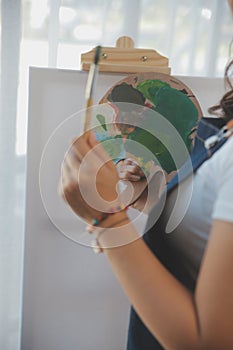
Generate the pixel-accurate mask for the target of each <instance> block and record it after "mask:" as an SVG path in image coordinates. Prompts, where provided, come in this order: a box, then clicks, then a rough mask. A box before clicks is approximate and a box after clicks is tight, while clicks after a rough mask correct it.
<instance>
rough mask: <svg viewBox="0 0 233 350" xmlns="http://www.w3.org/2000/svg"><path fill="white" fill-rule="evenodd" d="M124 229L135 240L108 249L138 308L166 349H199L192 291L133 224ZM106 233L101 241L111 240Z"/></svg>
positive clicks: (108, 254) (109, 258)
mask: <svg viewBox="0 0 233 350" xmlns="http://www.w3.org/2000/svg"><path fill="white" fill-rule="evenodd" d="M122 230H123V231H122ZM121 231H122V232H121ZM130 231H132V232H130ZM122 233H123V234H124V235H125V236H127V235H129V236H130V237H133V235H134V236H135V240H134V241H133V242H132V243H129V244H125V245H120V246H119V247H116V248H109V249H105V253H106V255H107V257H108V260H109V262H110V263H111V266H112V269H113V271H114V273H115V275H116V276H117V278H118V280H119V281H120V284H121V285H122V287H123V289H124V291H125V293H126V294H127V296H128V298H129V300H130V302H131V303H132V305H133V307H134V308H135V310H136V312H137V313H138V314H139V316H140V318H141V319H142V321H143V322H144V323H145V325H146V326H147V328H148V329H149V330H150V331H151V333H152V334H153V335H154V336H155V337H156V338H157V339H158V340H159V341H160V342H161V344H162V345H163V346H164V347H165V348H166V349H172V350H175V349H177V350H183V349H184V350H187V349H189V350H192V349H195V350H197V349H199V348H200V344H199V332H198V322H197V320H198V318H197V315H196V311H195V304H194V298H193V296H192V294H191V293H190V292H189V291H188V290H187V289H186V288H185V287H184V286H183V285H182V284H181V283H180V282H179V281H177V280H176V279H175V278H174V277H173V276H172V275H171V274H170V273H169V272H168V271H167V270H166V269H165V268H164V267H163V266H162V264H161V263H160V262H159V261H158V259H157V258H156V257H155V256H154V255H153V254H152V252H151V251H150V249H149V248H148V247H147V246H146V244H145V243H144V241H143V240H142V239H141V238H138V239H137V234H136V232H135V230H134V227H133V225H132V224H129V225H127V228H126V226H124V227H121V228H119V235H121V234H122ZM107 235H108V232H106V233H105V235H103V236H102V240H101V244H103V245H105V243H106V241H108V238H109V237H107ZM131 239H132V238H131ZM108 244H109V242H108V243H107V244H106V245H108Z"/></svg>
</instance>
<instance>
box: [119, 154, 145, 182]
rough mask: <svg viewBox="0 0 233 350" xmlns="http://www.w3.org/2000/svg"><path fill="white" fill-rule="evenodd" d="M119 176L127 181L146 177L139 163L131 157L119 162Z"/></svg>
mask: <svg viewBox="0 0 233 350" xmlns="http://www.w3.org/2000/svg"><path fill="white" fill-rule="evenodd" d="M117 169H118V172H119V178H120V179H121V180H127V181H140V180H141V179H142V178H144V177H145V174H144V172H143V171H142V169H141V168H140V166H139V165H138V163H137V162H136V161H135V160H134V159H131V158H127V159H124V160H122V161H120V162H119V163H118V164H117Z"/></svg>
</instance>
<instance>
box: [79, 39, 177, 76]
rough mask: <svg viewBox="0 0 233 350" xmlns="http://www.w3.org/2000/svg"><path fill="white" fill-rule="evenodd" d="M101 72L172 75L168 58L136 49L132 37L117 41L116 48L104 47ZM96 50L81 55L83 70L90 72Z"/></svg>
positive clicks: (155, 52) (148, 50)
mask: <svg viewBox="0 0 233 350" xmlns="http://www.w3.org/2000/svg"><path fill="white" fill-rule="evenodd" d="M101 52H102V53H101V57H100V60H99V64H98V66H99V71H100V72H109V73H145V72H158V73H164V74H170V73H171V68H170V67H169V66H168V58H167V57H164V56H162V55H160V54H159V53H158V52H157V51H155V50H151V49H138V48H134V42H133V40H132V39H131V38H130V37H127V36H122V37H120V38H119V39H117V41H116V47H102V51H101ZM94 55H95V49H93V50H91V51H89V52H87V53H83V54H82V55H81V65H82V69H83V70H89V68H90V64H91V62H93V59H94Z"/></svg>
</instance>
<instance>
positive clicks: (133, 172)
mask: <svg viewBox="0 0 233 350" xmlns="http://www.w3.org/2000/svg"><path fill="white" fill-rule="evenodd" d="M117 170H118V173H119V178H120V180H124V181H131V184H132V186H133V187H134V193H135V195H136V194H137V193H139V194H140V195H139V196H138V197H137V200H135V201H134V202H133V204H132V205H131V207H133V208H134V209H137V210H139V211H143V212H144V213H149V211H150V210H151V208H152V207H153V206H154V205H155V203H156V202H157V201H158V199H159V198H160V195H161V193H162V191H163V189H164V188H165V185H166V182H167V179H169V177H168V176H167V174H166V173H165V172H164V170H163V169H162V168H161V167H160V166H158V165H155V164H154V163H151V167H150V170H149V175H148V176H146V174H145V173H144V172H143V170H142V168H141V167H140V166H139V164H138V163H137V162H136V160H134V159H132V158H126V159H124V160H122V161H120V162H118V164H117ZM172 175H173V174H172ZM149 182H150V190H152V191H153V193H151V195H149V193H148V183H149Z"/></svg>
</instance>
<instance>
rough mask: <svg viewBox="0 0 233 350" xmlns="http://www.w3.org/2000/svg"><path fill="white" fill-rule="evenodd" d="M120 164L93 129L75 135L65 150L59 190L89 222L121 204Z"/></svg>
mask: <svg viewBox="0 0 233 350" xmlns="http://www.w3.org/2000/svg"><path fill="white" fill-rule="evenodd" d="M118 180H119V177H118V173H117V170H116V167H115V165H114V163H113V162H112V160H111V159H110V158H109V156H108V154H107V153H106V152H105V150H104V149H103V147H102V146H101V144H99V143H98V142H97V141H96V139H95V137H94V135H93V134H92V133H91V132H88V134H85V135H83V136H81V137H79V138H77V139H75V140H74V141H73V142H72V144H71V146H70V148H69V149H68V151H67V153H66V154H65V157H64V160H63V163H62V168H61V179H60V185H59V193H60V195H61V196H62V197H63V199H64V200H65V201H66V202H67V203H68V204H69V205H70V207H71V208H72V210H73V211H74V212H75V213H76V214H77V215H79V216H81V217H82V218H84V219H85V220H86V221H87V222H91V221H92V219H93V218H95V217H98V215H100V213H102V212H108V211H109V209H110V208H113V207H117V206H119V204H120V203H119V196H118V193H117V183H118Z"/></svg>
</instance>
